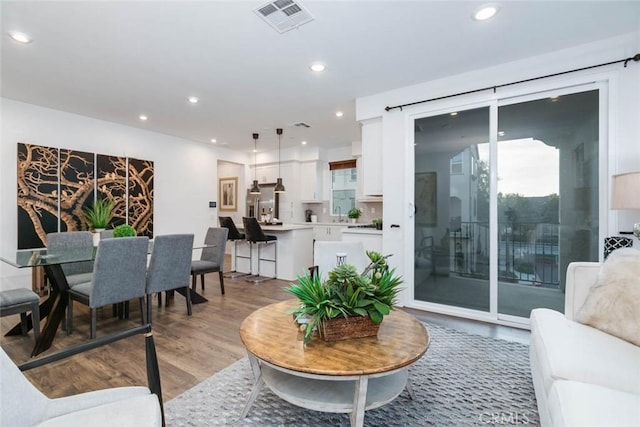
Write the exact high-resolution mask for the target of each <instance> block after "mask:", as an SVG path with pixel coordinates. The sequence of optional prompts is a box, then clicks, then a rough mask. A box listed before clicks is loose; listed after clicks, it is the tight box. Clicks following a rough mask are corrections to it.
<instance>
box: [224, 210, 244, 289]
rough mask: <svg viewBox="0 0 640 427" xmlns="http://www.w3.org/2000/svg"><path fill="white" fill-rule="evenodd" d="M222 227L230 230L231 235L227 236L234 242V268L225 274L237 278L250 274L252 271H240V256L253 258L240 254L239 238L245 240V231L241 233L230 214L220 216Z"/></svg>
mask: <svg viewBox="0 0 640 427" xmlns="http://www.w3.org/2000/svg"><path fill="white" fill-rule="evenodd" d="M218 219H219V221H220V227H223V228H226V229H228V230H229V235H228V236H227V240H230V241H232V242H233V259H234V264H233V270H232V271H229V272H227V273H225V274H224V277H228V278H230V279H236V278H238V277H242V276H250V275H251V273H240V272H238V258H246V259H249V260H250V259H251V257H248V256H244V255H238V240H245V235H244V233H241V232H240V231H239V230H238V227H236V224H235V223H234V222H233V219H232V218H231V217H230V216H219V217H218Z"/></svg>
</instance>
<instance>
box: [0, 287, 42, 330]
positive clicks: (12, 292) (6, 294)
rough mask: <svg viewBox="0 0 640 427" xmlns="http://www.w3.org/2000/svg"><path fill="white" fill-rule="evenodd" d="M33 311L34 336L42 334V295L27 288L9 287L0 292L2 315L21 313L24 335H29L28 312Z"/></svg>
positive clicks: (0, 315)
mask: <svg viewBox="0 0 640 427" xmlns="http://www.w3.org/2000/svg"><path fill="white" fill-rule="evenodd" d="M28 311H30V312H31V320H32V322H31V323H32V324H33V338H35V339H36V340H37V339H38V336H39V335H40V297H39V296H38V294H36V293H35V292H33V291H31V290H29V289H25V288H18V289H8V290H6V291H2V292H0V317H4V316H9V315H11V314H20V326H21V327H22V335H25V336H26V335H27V312H28Z"/></svg>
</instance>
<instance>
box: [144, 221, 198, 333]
mask: <svg viewBox="0 0 640 427" xmlns="http://www.w3.org/2000/svg"><path fill="white" fill-rule="evenodd" d="M192 251H193V234H172V235H165V236H156V237H155V238H154V239H153V252H151V260H150V261H149V268H148V269H147V287H146V294H147V322H148V323H152V320H151V319H152V304H151V300H152V294H154V293H159V294H160V293H162V292H163V291H165V292H166V291H171V290H174V289H178V288H185V290H186V298H187V314H188V315H189V316H191V294H190V293H189V276H190V274H191V253H192ZM167 300H168V299H167ZM158 303H159V304H161V303H162V298H161V296H160V295H158Z"/></svg>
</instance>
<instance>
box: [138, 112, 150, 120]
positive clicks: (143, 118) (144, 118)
mask: <svg viewBox="0 0 640 427" xmlns="http://www.w3.org/2000/svg"><path fill="white" fill-rule="evenodd" d="M138 118H139V119H140V120H142V121H143V122H146V121H147V120H148V119H149V117H148V116H146V115H145V114H140V115H139V116H138Z"/></svg>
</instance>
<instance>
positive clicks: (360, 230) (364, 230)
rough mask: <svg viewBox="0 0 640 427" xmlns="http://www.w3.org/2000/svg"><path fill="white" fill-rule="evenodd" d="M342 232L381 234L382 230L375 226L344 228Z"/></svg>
mask: <svg viewBox="0 0 640 427" xmlns="http://www.w3.org/2000/svg"><path fill="white" fill-rule="evenodd" d="M342 234H374V235H378V236H382V230H376V229H375V228H346V229H344V230H342Z"/></svg>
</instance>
